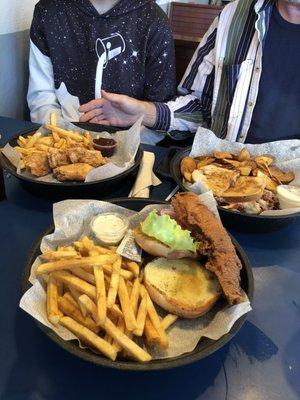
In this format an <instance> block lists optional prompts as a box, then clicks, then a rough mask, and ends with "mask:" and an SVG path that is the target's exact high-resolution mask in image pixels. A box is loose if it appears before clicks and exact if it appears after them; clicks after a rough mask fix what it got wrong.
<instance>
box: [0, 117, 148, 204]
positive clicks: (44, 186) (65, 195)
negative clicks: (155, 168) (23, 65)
mask: <svg viewBox="0 0 300 400" xmlns="http://www.w3.org/2000/svg"><path fill="white" fill-rule="evenodd" d="M84 126H88V127H89V128H90V130H94V131H99V127H97V126H96V128H98V130H96V128H95V125H94V124H88V125H84ZM80 127H82V126H80ZM35 131H36V130H35ZM35 131H32V130H31V131H28V130H27V131H23V132H21V133H18V135H16V136H15V137H13V138H12V139H11V140H10V141H9V142H8V143H9V144H10V145H11V146H13V147H14V146H17V139H18V137H19V136H20V135H23V136H24V137H26V136H28V135H30V134H33V133H34V132H35ZM109 131H110V132H109V133H114V132H115V129H112V130H111V129H110V130H109ZM142 157H143V150H142V148H141V146H140V147H139V149H138V151H137V154H136V156H135V163H134V165H133V166H132V167H130V168H129V169H128V170H127V171H125V172H122V173H121V174H119V175H116V176H114V177H113V178H108V179H101V180H97V181H93V182H87V183H85V182H59V183H58V182H42V181H39V180H38V179H36V178H34V177H25V176H22V175H20V174H18V173H17V169H16V167H15V166H14V165H13V164H12V163H11V162H10V161H9V160H8V159H7V158H6V157H5V156H4V155H3V154H1V160H2V165H3V168H5V169H6V170H7V171H8V172H9V173H10V174H12V175H14V176H15V177H16V178H17V179H18V180H19V181H20V183H21V185H22V186H23V187H24V189H25V190H27V191H29V192H30V193H32V194H33V195H35V196H38V197H42V198H44V199H47V200H55V201H58V200H64V199H80V198H85V199H87V198H103V197H105V196H108V195H110V194H111V193H113V192H114V191H115V190H116V189H118V188H120V186H121V185H122V183H123V182H124V181H125V180H126V179H128V178H130V177H131V178H133V177H134V176H136V175H137V172H138V168H139V166H140V163H141V161H142ZM132 180H133V181H134V179H132Z"/></svg>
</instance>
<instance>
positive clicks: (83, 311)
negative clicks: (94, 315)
mask: <svg viewBox="0 0 300 400" xmlns="http://www.w3.org/2000/svg"><path fill="white" fill-rule="evenodd" d="M68 288H69V291H70V293H71V296H72V297H73V298H74V300H75V301H76V303H77V305H78V306H79V309H80V311H81V314H82V315H83V316H84V317H86V316H87V309H86V307H85V306H84V305H83V304H81V303H80V302H79V297H80V295H81V294H80V293H79V292H78V291H77V290H76V289H75V288H74V287H73V286H72V285H68Z"/></svg>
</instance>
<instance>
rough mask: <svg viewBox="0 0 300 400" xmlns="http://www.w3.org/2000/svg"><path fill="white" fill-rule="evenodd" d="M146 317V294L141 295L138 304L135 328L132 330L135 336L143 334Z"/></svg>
mask: <svg viewBox="0 0 300 400" xmlns="http://www.w3.org/2000/svg"><path fill="white" fill-rule="evenodd" d="M146 317H147V296H143V298H142V300H141V303H140V306H139V309H138V313H137V317H136V325H137V328H136V329H135V330H134V331H133V333H134V334H135V335H136V336H142V335H143V333H144V328H145V322H146Z"/></svg>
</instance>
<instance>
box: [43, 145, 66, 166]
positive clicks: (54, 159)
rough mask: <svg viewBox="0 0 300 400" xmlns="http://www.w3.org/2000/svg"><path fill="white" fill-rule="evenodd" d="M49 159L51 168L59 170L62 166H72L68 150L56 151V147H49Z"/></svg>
mask: <svg viewBox="0 0 300 400" xmlns="http://www.w3.org/2000/svg"><path fill="white" fill-rule="evenodd" d="M47 157H48V162H49V165H50V167H51V168H52V169H53V168H57V167H61V166H62V165H68V164H70V158H69V155H68V151H67V149H56V148H54V147H49V149H48V151H47Z"/></svg>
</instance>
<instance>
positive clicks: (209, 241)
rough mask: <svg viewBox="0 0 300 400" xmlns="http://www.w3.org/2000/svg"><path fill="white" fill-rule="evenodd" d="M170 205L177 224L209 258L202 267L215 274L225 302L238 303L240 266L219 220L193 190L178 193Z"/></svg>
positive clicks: (240, 299)
mask: <svg viewBox="0 0 300 400" xmlns="http://www.w3.org/2000/svg"><path fill="white" fill-rule="evenodd" d="M172 205H173V208H174V210H175V212H176V219H177V220H178V222H179V223H180V225H181V226H182V227H184V228H185V229H188V230H189V231H191V233H192V236H193V237H194V238H195V239H196V240H197V241H199V242H200V243H201V249H200V253H201V254H203V255H206V256H207V257H208V261H207V263H206V264H205V267H206V268H207V269H208V270H209V271H212V272H214V273H215V274H216V276H217V278H218V280H219V282H220V285H221V287H222V289H223V292H224V294H225V296H226V298H227V299H228V302H229V303H230V304H235V303H239V302H241V301H242V300H243V298H242V291H241V287H240V269H241V267H242V265H241V261H240V259H239V258H238V256H237V254H236V251H235V248H234V246H233V244H232V242H231V239H230V237H229V235H228V233H227V231H226V230H225V228H224V227H223V225H222V223H221V222H220V221H219V220H218V219H217V218H216V216H215V215H214V214H213V213H212V212H211V211H210V210H209V209H208V208H207V207H206V206H205V205H204V204H202V203H201V201H200V200H199V198H198V196H197V195H196V194H194V193H180V194H177V195H176V196H175V197H173V199H172Z"/></svg>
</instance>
